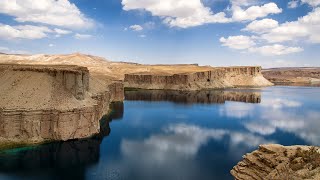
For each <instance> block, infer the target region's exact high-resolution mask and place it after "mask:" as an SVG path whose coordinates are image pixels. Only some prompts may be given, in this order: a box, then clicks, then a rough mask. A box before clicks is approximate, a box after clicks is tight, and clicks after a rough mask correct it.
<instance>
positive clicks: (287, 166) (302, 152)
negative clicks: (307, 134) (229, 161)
mask: <svg viewBox="0 0 320 180" xmlns="http://www.w3.org/2000/svg"><path fill="white" fill-rule="evenodd" d="M231 174H232V175H233V176H234V178H235V179H236V180H283V179H290V180H300V179H315V180H318V179H320V151H319V149H317V148H315V147H307V146H282V145H276V144H270V145H261V146H260V147H259V149H258V150H256V151H253V152H252V153H249V154H246V155H245V156H244V157H243V160H242V161H241V162H239V163H238V164H237V165H236V166H235V167H234V168H233V169H232V170H231Z"/></svg>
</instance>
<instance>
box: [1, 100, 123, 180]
mask: <svg viewBox="0 0 320 180" xmlns="http://www.w3.org/2000/svg"><path fill="white" fill-rule="evenodd" d="M111 106H112V109H113V111H112V113H110V114H108V115H106V116H104V117H103V118H102V119H101V121H100V132H99V133H98V134H97V135H94V136H93V137H91V138H86V139H81V140H70V141H58V142H52V143H48V144H43V145H39V146H35V147H31V148H18V149H15V151H11V150H8V151H1V153H0V173H11V172H16V173H19V174H23V175H24V178H26V179H28V178H30V176H32V174H41V173H43V172H44V171H52V170H53V171H52V172H51V173H52V174H50V175H51V177H53V176H54V177H55V178H58V179H61V178H62V179H65V178H66V176H68V177H71V179H72V178H75V177H78V178H80V179H85V168H87V167H89V166H91V165H94V164H96V163H98V161H99V158H100V144H101V142H102V140H103V138H105V137H106V136H108V135H109V133H110V131H111V129H110V123H111V122H112V121H113V120H115V119H117V118H118V117H121V116H122V113H123V104H122V103H121V102H119V103H112V105H111ZM57 168H63V169H64V171H65V172H67V173H66V174H63V175H62V174H59V173H57V172H60V171H55V170H56V169H57ZM70 172H77V174H73V173H70ZM48 174H49V172H48ZM50 175H49V176H50ZM60 175H62V177H60ZM42 178H43V179H46V177H42ZM48 178H49V177H48Z"/></svg>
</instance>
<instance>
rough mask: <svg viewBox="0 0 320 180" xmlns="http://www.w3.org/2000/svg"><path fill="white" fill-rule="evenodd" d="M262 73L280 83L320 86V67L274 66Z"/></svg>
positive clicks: (272, 80) (270, 79)
mask: <svg viewBox="0 0 320 180" xmlns="http://www.w3.org/2000/svg"><path fill="white" fill-rule="evenodd" d="M262 74H263V76H264V77H265V78H267V79H268V80H269V81H271V82H273V83H275V84H279V85H307V86H320V68H316V67H313V68H273V69H265V70H263V71H262Z"/></svg>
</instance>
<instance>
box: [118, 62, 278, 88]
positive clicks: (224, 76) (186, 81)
mask: <svg viewBox="0 0 320 180" xmlns="http://www.w3.org/2000/svg"><path fill="white" fill-rule="evenodd" d="M124 81H125V87H130V88H141V89H172V90H199V89H216V88H228V87H241V86H252V87H260V86H270V85H272V83H270V82H269V81H268V80H266V79H265V78H264V77H263V76H262V74H261V67H225V68H212V70H210V71H201V72H192V73H182V74H173V75H157V74H146V73H134V74H126V75H125V79H124Z"/></svg>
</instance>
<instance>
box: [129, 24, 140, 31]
mask: <svg viewBox="0 0 320 180" xmlns="http://www.w3.org/2000/svg"><path fill="white" fill-rule="evenodd" d="M129 28H130V29H131V30H133V31H142V30H143V27H142V26H140V25H137V24H135V25H132V26H130V27H129Z"/></svg>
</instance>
